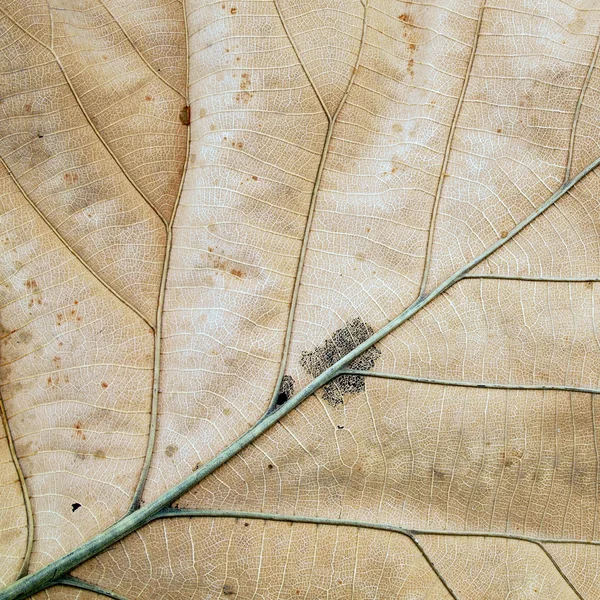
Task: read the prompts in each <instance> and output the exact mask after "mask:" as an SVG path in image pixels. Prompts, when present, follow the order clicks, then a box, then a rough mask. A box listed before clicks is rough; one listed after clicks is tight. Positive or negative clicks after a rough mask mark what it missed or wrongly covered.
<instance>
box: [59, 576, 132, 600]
mask: <svg viewBox="0 0 600 600" xmlns="http://www.w3.org/2000/svg"><path fill="white" fill-rule="evenodd" d="M55 585H66V586H68V587H72V588H77V589H80V590H87V591H88V592H94V593H96V594H100V596H106V597H107V598H113V600H127V598H125V596H121V595H119V594H115V593H114V592H111V591H109V590H105V589H104V588H101V587H99V586H97V585H94V584H93V583H88V582H87V581H84V580H83V579H79V577H73V576H72V575H67V576H65V577H60V578H59V579H57V580H56V584H55Z"/></svg>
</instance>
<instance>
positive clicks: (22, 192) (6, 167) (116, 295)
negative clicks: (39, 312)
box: [0, 157, 154, 329]
mask: <svg viewBox="0 0 600 600" xmlns="http://www.w3.org/2000/svg"><path fill="white" fill-rule="evenodd" d="M0 164H1V165H2V166H4V168H5V169H6V172H7V173H8V175H9V176H10V178H11V179H12V181H13V183H14V184H15V185H16V186H17V188H18V190H19V191H20V192H21V194H22V196H23V198H25V200H26V201H27V203H28V204H29V206H31V208H33V210H34V211H35V212H36V213H37V215H38V216H39V217H40V219H42V221H44V223H45V224H46V225H47V226H48V228H49V229H50V231H52V233H53V234H54V235H55V236H56V237H57V238H58V239H59V240H60V242H61V243H62V244H63V246H64V247H65V248H66V249H67V250H68V251H69V252H70V253H71V254H72V255H73V256H74V257H75V258H76V259H77V261H78V262H79V263H80V264H81V265H82V266H83V267H84V269H85V270H86V271H87V272H88V273H90V275H92V277H93V278H94V279H95V280H96V281H98V282H99V283H100V284H102V286H103V287H104V288H105V289H106V290H108V291H109V292H110V293H111V294H112V295H113V296H114V297H115V298H117V299H118V300H120V301H121V302H122V303H123V304H124V305H125V306H127V308H129V309H131V310H132V311H133V312H134V313H135V314H136V315H137V316H138V317H140V319H142V320H143V321H144V323H146V325H148V327H150V328H151V329H154V325H152V323H150V321H148V319H146V317H145V316H144V315H143V314H142V313H141V312H140V311H139V310H138V309H137V308H136V307H135V306H133V304H130V303H129V302H128V301H127V300H125V298H123V296H121V294H119V293H118V292H117V291H116V290H115V289H113V288H112V287H111V285H110V284H109V283H108V282H106V281H104V279H102V278H101V277H100V275H98V274H97V273H96V272H95V271H94V270H93V269H92V268H91V267H90V266H89V265H88V264H87V263H86V262H85V261H84V260H83V258H81V256H79V254H78V253H77V252H76V251H75V249H74V248H73V247H72V246H71V245H70V244H69V242H67V240H65V238H64V237H63V236H62V235H61V234H60V233H59V231H58V230H57V229H56V228H55V227H54V225H52V223H50V221H49V220H48V219H47V218H46V216H45V215H44V213H43V212H42V211H41V210H40V209H39V208H38V207H37V206H36V204H35V202H33V200H32V199H31V198H30V197H29V195H28V194H27V192H26V191H25V190H24V189H23V187H22V186H21V184H20V183H19V181H18V180H17V178H16V177H15V175H14V174H13V172H12V171H11V170H10V168H9V167H8V165H7V164H6V163H5V162H4V159H3V158H2V157H0Z"/></svg>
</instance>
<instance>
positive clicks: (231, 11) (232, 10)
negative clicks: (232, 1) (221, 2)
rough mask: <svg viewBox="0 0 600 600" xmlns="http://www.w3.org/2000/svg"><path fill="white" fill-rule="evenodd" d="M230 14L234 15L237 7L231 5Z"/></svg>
mask: <svg viewBox="0 0 600 600" xmlns="http://www.w3.org/2000/svg"><path fill="white" fill-rule="evenodd" d="M229 12H230V13H231V14H232V15H235V14H236V13H237V8H236V7H235V6H232V7H231V9H230V11H229Z"/></svg>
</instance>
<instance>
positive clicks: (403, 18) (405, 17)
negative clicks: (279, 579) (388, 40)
mask: <svg viewBox="0 0 600 600" xmlns="http://www.w3.org/2000/svg"><path fill="white" fill-rule="evenodd" d="M398 18H399V19H400V20H401V21H402V22H403V23H412V21H411V18H410V15H407V14H406V13H402V14H401V15H398Z"/></svg>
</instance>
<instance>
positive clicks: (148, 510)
mask: <svg viewBox="0 0 600 600" xmlns="http://www.w3.org/2000/svg"><path fill="white" fill-rule="evenodd" d="M598 165H600V158H597V159H596V160H595V161H593V162H591V163H590V164H589V165H587V166H586V167H585V168H584V169H583V170H582V171H580V172H579V173H578V174H577V175H575V177H573V178H572V179H571V180H569V181H568V182H567V183H565V184H563V185H562V186H561V187H560V188H559V189H558V190H557V191H556V192H555V193H554V194H552V196H550V198H548V200H546V201H545V202H544V203H543V204H541V205H540V206H539V207H538V208H537V209H536V210H534V211H533V212H532V213H531V214H530V215H529V216H528V217H526V218H525V219H523V220H522V221H521V222H520V223H519V224H517V225H516V226H515V227H514V228H513V229H512V230H511V231H510V232H509V233H508V234H507V235H506V236H505V237H503V238H500V239H498V240H497V241H496V242H495V243H494V244H492V245H491V246H489V247H488V248H487V249H486V250H485V251H484V252H482V253H481V254H479V255H478V256H477V257H475V258H474V259H472V260H471V261H470V262H468V263H467V264H466V265H465V266H463V267H462V268H461V269H458V270H457V271H456V272H455V273H454V274H452V275H451V276H450V277H448V279H446V280H445V281H444V282H443V283H441V284H440V285H439V286H438V287H437V288H435V289H434V290H433V291H431V292H430V293H429V294H428V295H427V296H425V297H423V298H419V299H418V300H417V301H416V302H414V303H413V304H412V305H411V306H409V307H408V308H407V309H406V310H404V311H403V312H402V313H401V314H400V315H398V316H397V317H396V318H395V319H393V320H392V321H390V322H389V323H388V324H387V325H385V326H384V327H382V328H381V329H380V330H379V331H377V332H376V333H374V334H373V335H372V336H371V337H370V338H368V339H367V340H365V341H364V342H363V343H362V344H360V345H359V346H357V347H356V348H354V350H352V351H351V352H349V353H348V354H346V355H345V356H344V357H342V358H341V359H340V360H338V361H337V362H336V363H335V364H333V365H332V366H331V367H329V368H328V369H326V370H325V371H323V373H321V374H320V375H319V376H318V377H316V378H315V379H313V381H311V382H310V383H309V384H308V385H307V386H306V387H304V388H303V389H302V390H301V391H300V392H298V393H297V394H296V395H295V396H293V397H292V398H290V400H288V401H287V402H286V403H285V404H284V405H283V406H282V407H281V408H280V409H279V410H278V411H276V412H272V413H270V414H267V415H265V417H263V418H262V419H261V420H260V421H258V422H257V423H256V424H255V425H254V426H253V427H251V428H250V429H249V430H248V431H246V432H245V433H244V434H243V435H242V436H240V437H239V438H238V439H237V440H236V441H235V442H233V443H232V444H230V445H229V446H228V447H227V448H225V449H224V450H223V451H222V452H220V453H219V454H218V455H217V456H215V457H214V458H213V459H211V460H210V461H208V462H207V463H205V464H204V465H202V466H201V467H200V468H199V469H197V470H196V471H194V472H192V473H191V474H190V475H188V476H187V477H186V478H185V479H183V480H182V481H180V482H179V483H178V484H176V485H175V486H173V487H172V488H171V489H169V490H167V491H166V492H165V493H163V494H162V495H161V496H159V497H158V498H156V499H155V500H154V501H152V502H150V503H148V504H146V505H144V506H142V507H141V508H139V509H138V510H136V511H135V512H132V513H130V514H128V515H126V516H125V517H123V518H122V519H121V520H119V521H117V522H116V523H114V524H113V525H111V526H110V527H108V528H107V529H106V530H104V531H103V532H101V533H99V534H97V535H96V536H94V537H93V538H91V539H90V540H88V541H87V542H85V543H84V544H82V545H81V546H79V547H78V548H76V549H75V550H72V551H71V552H69V553H68V554H66V555H65V556H63V557H61V558H59V559H57V560H55V561H54V562H53V563H51V564H49V565H47V566H46V567H43V568H42V569H40V570H39V571H38V572H37V573H32V574H31V575H28V576H27V577H24V578H23V579H20V580H18V581H16V582H14V583H13V584H12V585H10V586H9V587H7V588H6V589H5V590H3V591H2V592H0V600H24V599H25V598H27V597H29V596H31V595H32V594H34V593H36V592H37V591H39V590H41V589H44V588H45V587H48V586H49V585H53V582H54V581H55V580H56V579H57V578H59V577H62V576H65V575H67V574H68V573H69V572H70V571H71V570H73V569H74V568H75V567H77V566H79V565H80V564H81V563H83V562H84V561H86V560H88V559H89V558H91V557H93V556H96V555H97V554H99V553H100V552H102V551H103V550H105V549H107V548H108V547H109V546H111V545H112V544H113V543H115V542H117V541H118V540H121V539H123V538H124V537H125V536H127V535H129V534H130V533H132V532H134V531H136V530H137V529H139V528H140V527H142V526H143V525H144V524H145V523H147V522H148V521H149V520H151V519H152V518H153V517H154V516H155V515H156V514H158V513H159V512H160V511H161V510H163V509H166V508H168V507H169V506H170V505H171V504H172V503H173V502H175V501H176V500H177V499H178V498H180V497H181V496H182V495H183V494H185V493H186V492H188V491H189V490H191V489H192V488H193V487H194V486H195V485H197V484H198V483H200V482H201V481H202V480H203V479H205V478H206V477H208V475H210V474H211V473H213V472H214V471H216V470H217V469H218V468H219V467H220V466H222V465H223V464H225V463H226V462H227V461H229V460H230V459H231V458H232V457H234V456H236V455H237V454H238V453H239V452H240V451H241V450H243V449H244V448H246V447H247V446H248V445H250V444H251V443H252V442H253V441H254V440H256V439H257V438H258V437H260V436H261V435H262V434H263V433H264V432H265V431H267V430H268V429H270V428H271V427H272V426H273V425H274V424H275V423H277V422H278V421H280V420H281V419H282V418H283V417H284V416H285V415H287V414H288V413H290V412H291V411H292V410H294V409H295V408H296V407H297V406H299V405H300V404H301V403H302V402H303V401H304V400H306V398H308V397H310V396H311V395H312V394H313V393H314V392H316V391H317V390H318V389H319V388H321V387H322V386H323V385H325V384H327V383H328V382H329V381H331V380H332V379H334V378H335V377H337V376H338V375H340V373H341V372H342V371H343V370H344V369H345V367H346V366H347V365H348V364H349V363H350V362H352V361H353V360H354V359H355V358H357V357H358V356H360V355H361V354H362V353H363V352H364V351H365V350H368V349H369V348H370V347H371V346H373V345H374V344H376V343H377V342H379V341H380V340H381V339H382V338H384V337H385V336H386V335H388V334H389V333H390V332H392V331H394V330H395V329H397V328H398V327H399V326H400V325H402V324H403V323H404V322H406V321H408V320H409V319H410V318H412V317H413V316H414V315H416V314H417V313H418V312H419V311H421V310H422V309H423V308H424V307H425V306H427V305H428V304H430V303H431V302H433V301H434V300H435V299H436V298H438V297H439V296H440V295H442V294H443V293H444V292H446V291H447V290H448V289H449V288H451V287H452V286H453V285H454V284H456V283H458V282H459V281H461V280H462V279H463V278H464V276H465V275H466V274H467V273H468V272H469V271H470V270H471V269H473V268H474V267H476V266H477V265H478V264H480V263H481V262H482V261H484V260H485V259H486V258H487V257H489V256H490V255H491V254H493V253H494V252H496V250H498V249H499V248H501V247H502V246H504V245H505V244H506V243H507V242H508V241H509V240H511V239H512V238H514V237H515V236H516V235H517V234H518V233H520V232H521V231H522V230H523V229H525V227H527V226H528V225H529V224H530V223H532V222H533V221H534V220H535V219H537V218H538V217H539V216H540V215H541V214H543V213H544V212H545V211H546V210H548V208H550V207H551V206H553V205H554V204H555V203H556V202H557V201H558V200H559V199H560V198H562V197H563V196H564V195H565V194H567V193H568V192H569V191H570V190H571V189H572V188H573V187H574V186H575V185H576V184H577V183H578V182H579V181H581V180H582V179H583V178H584V177H586V176H587V175H588V174H589V173H591V172H592V171H593V170H594V169H595V168H596V167H597V166H598Z"/></svg>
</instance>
